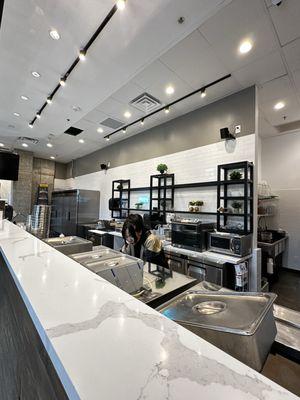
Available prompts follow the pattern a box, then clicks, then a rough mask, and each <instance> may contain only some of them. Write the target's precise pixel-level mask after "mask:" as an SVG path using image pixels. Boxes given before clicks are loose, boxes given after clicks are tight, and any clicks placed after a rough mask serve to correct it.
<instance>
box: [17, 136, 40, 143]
mask: <svg viewBox="0 0 300 400" xmlns="http://www.w3.org/2000/svg"><path fill="white" fill-rule="evenodd" d="M18 140H20V142H29V143H31V144H38V142H39V140H38V139H33V138H30V137H26V136H19V137H18Z"/></svg>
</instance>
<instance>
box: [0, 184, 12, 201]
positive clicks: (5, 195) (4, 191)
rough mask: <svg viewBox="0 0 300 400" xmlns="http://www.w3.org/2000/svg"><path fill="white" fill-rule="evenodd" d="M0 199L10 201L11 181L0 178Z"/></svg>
mask: <svg viewBox="0 0 300 400" xmlns="http://www.w3.org/2000/svg"><path fill="white" fill-rule="evenodd" d="M0 199H3V200H7V202H8V203H9V204H11V203H12V181H4V180H0Z"/></svg>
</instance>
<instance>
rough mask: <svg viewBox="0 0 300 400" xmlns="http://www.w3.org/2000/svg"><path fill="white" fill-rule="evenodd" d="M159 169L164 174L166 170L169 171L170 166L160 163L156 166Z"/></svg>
mask: <svg viewBox="0 0 300 400" xmlns="http://www.w3.org/2000/svg"><path fill="white" fill-rule="evenodd" d="M156 169H157V171H158V172H160V173H161V174H164V173H165V172H167V171H168V166H167V164H158V166H157V167H156Z"/></svg>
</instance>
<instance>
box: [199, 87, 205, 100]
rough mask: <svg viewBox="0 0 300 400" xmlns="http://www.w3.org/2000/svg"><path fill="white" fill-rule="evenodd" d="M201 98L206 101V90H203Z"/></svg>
mask: <svg viewBox="0 0 300 400" xmlns="http://www.w3.org/2000/svg"><path fill="white" fill-rule="evenodd" d="M200 96H201V97H202V99H204V97H205V96H206V91H205V89H203V90H201V94H200Z"/></svg>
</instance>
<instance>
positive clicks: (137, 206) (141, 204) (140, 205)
mask: <svg viewBox="0 0 300 400" xmlns="http://www.w3.org/2000/svg"><path fill="white" fill-rule="evenodd" d="M143 205H144V203H135V208H136V209H137V210H140V209H141V208H142V207H143Z"/></svg>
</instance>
